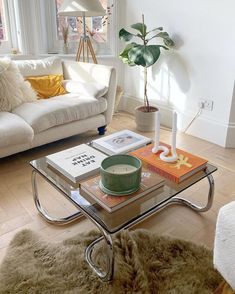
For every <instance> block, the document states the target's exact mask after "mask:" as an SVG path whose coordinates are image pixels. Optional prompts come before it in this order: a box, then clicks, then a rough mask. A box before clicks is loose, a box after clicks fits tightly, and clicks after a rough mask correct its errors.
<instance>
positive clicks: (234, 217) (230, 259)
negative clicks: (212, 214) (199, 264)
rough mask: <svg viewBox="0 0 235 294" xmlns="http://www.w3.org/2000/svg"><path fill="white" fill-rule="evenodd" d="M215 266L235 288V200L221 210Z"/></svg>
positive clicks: (215, 250)
mask: <svg viewBox="0 0 235 294" xmlns="http://www.w3.org/2000/svg"><path fill="white" fill-rule="evenodd" d="M214 266H215V268H216V269H217V270H218V271H219V272H220V274H221V275H222V276H223V278H224V279H225V280H226V282H227V283H228V284H230V286H231V287H232V288H233V289H235V201H233V202H231V203H229V204H227V205H225V206H223V207H222V208H221V209H220V211H219V215H218V219H217V224H216V234H215V244H214Z"/></svg>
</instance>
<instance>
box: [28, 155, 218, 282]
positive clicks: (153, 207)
mask: <svg viewBox="0 0 235 294" xmlns="http://www.w3.org/2000/svg"><path fill="white" fill-rule="evenodd" d="M30 164H31V166H32V168H33V169H32V187H33V196H34V201H35V205H36V208H37V210H38V212H39V213H40V215H41V216H42V217H43V218H44V219H45V220H46V221H48V222H50V223H53V224H67V223H69V222H71V221H74V220H76V219H78V218H79V217H81V216H85V217H87V218H88V219H89V220H91V221H92V222H93V223H94V224H95V225H96V226H97V227H98V229H99V230H100V231H101V233H102V236H101V237H100V238H98V239H96V240H95V241H93V242H92V243H91V244H90V245H89V246H88V247H87V248H86V250H85V258H86V261H87V262H88V264H89V265H90V266H91V268H92V269H93V270H94V271H95V272H96V273H97V275H98V276H99V277H100V278H101V279H102V280H103V281H110V280H111V279H112V276H113V270H114V248H113V241H112V235H113V234H115V233H117V232H119V231H120V230H124V229H127V228H129V227H131V226H133V225H135V224H137V223H138V222H140V221H142V220H144V219H146V218H147V217H149V216H150V215H152V214H154V213H155V212H157V211H159V210H160V209H163V208H164V207H166V206H168V205H171V204H182V205H186V206H188V207H190V208H191V209H193V210H195V211H197V212H205V211H207V210H209V209H210V208H211V206H212V202H213V196H214V180H213V177H212V173H214V172H215V171H216V170H217V168H216V167H215V166H213V165H211V164H209V163H208V164H207V167H206V169H205V170H204V171H200V172H198V173H196V174H195V175H193V176H191V177H190V178H189V179H187V180H185V181H183V182H182V183H180V184H174V183H173V182H171V181H168V180H165V184H164V186H163V187H161V188H159V189H156V193H155V195H154V196H152V195H151V197H148V195H145V196H143V197H142V198H140V199H138V200H137V201H134V202H133V203H131V204H128V205H126V206H125V207H123V208H121V209H119V210H117V211H115V212H113V213H109V212H107V211H106V210H105V209H103V208H102V207H101V206H100V205H99V204H98V203H96V202H95V201H94V200H93V201H90V202H89V201H88V200H87V199H85V198H84V197H82V196H81V195H80V192H79V187H77V186H75V185H74V184H72V183H71V182H69V181H68V180H67V179H66V178H65V177H63V175H60V174H59V173H58V172H56V171H53V170H52V169H51V168H50V167H48V165H47V162H46V157H43V158H39V159H37V160H34V161H32V162H31V163H30ZM38 177H42V178H43V179H44V180H45V181H47V182H48V183H49V184H50V185H51V186H52V187H54V188H55V189H56V190H58V191H59V192H60V193H61V195H63V196H64V197H66V198H67V199H68V200H69V201H70V202H72V203H73V204H74V205H75V206H76V208H77V212H76V213H75V214H72V215H69V216H67V217H64V218H53V217H51V216H50V215H48V213H47V212H46V209H44V208H43V206H42V205H41V202H40V198H39V193H38V181H37V178H38ZM204 178H207V180H208V184H209V187H208V195H205V204H204V205H203V206H198V205H196V204H194V203H192V202H190V201H189V200H187V199H185V198H182V197H179V196H178V194H180V193H181V192H182V191H184V190H186V189H187V188H189V187H191V186H192V185H195V184H196V183H198V182H199V181H201V180H202V179H204ZM101 240H104V241H105V242H106V243H107V268H106V269H105V270H104V269H101V268H100V267H99V266H97V265H96V264H95V262H94V261H93V259H92V251H93V249H94V247H95V245H96V244H97V243H98V242H100V241H101Z"/></svg>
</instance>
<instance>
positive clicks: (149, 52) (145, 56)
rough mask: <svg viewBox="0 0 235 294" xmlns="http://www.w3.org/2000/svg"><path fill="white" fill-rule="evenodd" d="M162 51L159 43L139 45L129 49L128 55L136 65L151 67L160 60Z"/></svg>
mask: <svg viewBox="0 0 235 294" xmlns="http://www.w3.org/2000/svg"><path fill="white" fill-rule="evenodd" d="M160 53H161V51H160V48H159V46H157V45H150V46H144V45H137V46H134V47H132V48H131V49H130V50H129V52H128V57H129V60H130V61H131V62H132V63H135V64H136V65H140V66H143V67H149V66H151V65H153V64H154V63H155V62H156V61H157V60H158V58H159V56H160Z"/></svg>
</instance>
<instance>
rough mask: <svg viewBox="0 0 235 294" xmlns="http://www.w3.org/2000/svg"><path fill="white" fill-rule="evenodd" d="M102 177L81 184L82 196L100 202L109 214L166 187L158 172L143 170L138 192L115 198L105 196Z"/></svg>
mask: <svg viewBox="0 0 235 294" xmlns="http://www.w3.org/2000/svg"><path fill="white" fill-rule="evenodd" d="M99 182H100V176H96V177H93V178H89V179H87V180H84V181H83V182H81V185H80V194H81V195H82V196H84V197H85V198H86V196H89V197H91V198H93V199H94V200H95V201H96V202H98V203H99V204H100V205H101V206H102V207H103V208H105V209H106V210H108V211H109V212H114V211H116V210H117V209H120V208H121V207H123V206H125V205H127V204H129V203H131V202H133V201H135V200H137V199H139V198H140V197H143V196H145V195H147V194H149V193H150V192H153V191H155V190H157V189H158V188H159V187H161V186H163V185H164V182H165V181H164V179H163V178H162V177H160V176H159V175H158V174H157V173H156V172H154V171H151V170H148V169H146V168H143V169H142V175H141V183H140V188H139V190H138V191H136V192H134V193H132V194H130V195H122V196H113V195H108V194H105V193H104V192H103V191H102V190H101V189H100V187H99Z"/></svg>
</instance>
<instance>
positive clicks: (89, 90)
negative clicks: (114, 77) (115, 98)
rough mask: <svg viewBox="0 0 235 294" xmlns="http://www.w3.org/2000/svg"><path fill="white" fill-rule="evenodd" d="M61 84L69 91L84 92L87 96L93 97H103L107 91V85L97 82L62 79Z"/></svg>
mask: <svg viewBox="0 0 235 294" xmlns="http://www.w3.org/2000/svg"><path fill="white" fill-rule="evenodd" d="M62 85H63V86H64V88H65V90H66V91H67V92H69V93H78V94H84V95H87V96H93V97H95V98H100V97H103V96H104V95H105V94H106V93H107V92H108V87H105V86H104V85H102V84H99V83H87V82H80V81H73V80H64V81H63V82H62Z"/></svg>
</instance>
